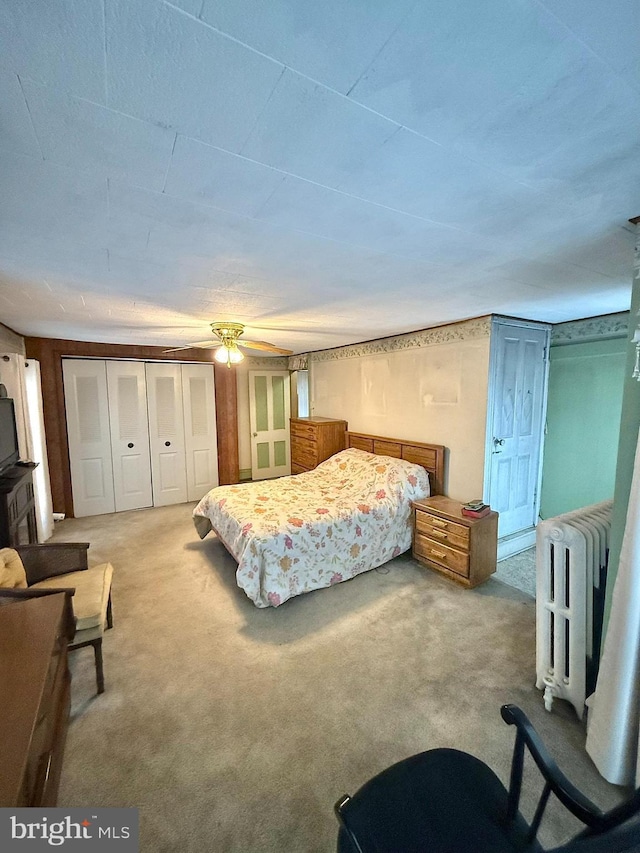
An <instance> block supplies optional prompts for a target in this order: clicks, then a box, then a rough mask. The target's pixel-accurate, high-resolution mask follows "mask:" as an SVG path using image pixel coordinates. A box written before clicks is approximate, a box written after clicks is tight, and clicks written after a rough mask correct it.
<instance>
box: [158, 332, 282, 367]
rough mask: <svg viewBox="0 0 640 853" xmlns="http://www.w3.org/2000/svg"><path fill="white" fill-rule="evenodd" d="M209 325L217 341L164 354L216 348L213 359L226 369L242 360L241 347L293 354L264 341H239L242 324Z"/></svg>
mask: <svg viewBox="0 0 640 853" xmlns="http://www.w3.org/2000/svg"><path fill="white" fill-rule="evenodd" d="M210 325H211V331H212V332H213V334H214V335H216V337H217V340H213V341H196V342H195V343H193V344H188V345H187V346H184V347H174V348H173V349H167V350H165V352H167V353H168V352H178V351H179V350H185V349H191V348H192V347H198V348H199V349H211V348H212V347H217V349H216V351H215V353H214V356H213V357H214V359H215V360H216V361H217V362H219V363H220V364H226V365H227V367H231V365H232V364H239V363H240V362H241V361H242V360H243V358H244V354H243V353H242V352H240V349H239V348H238V347H242V348H243V349H258V350H262V351H263V352H271V353H274V354H276V355H291V354H292V353H293V350H290V349H283V348H282V347H277V346H274V345H273V344H268V343H267V342H266V341H246V340H244V339H243V340H239V338H240V335H242V333H243V332H244V325H243V324H242V323H227V322H217V323H211V324H210Z"/></svg>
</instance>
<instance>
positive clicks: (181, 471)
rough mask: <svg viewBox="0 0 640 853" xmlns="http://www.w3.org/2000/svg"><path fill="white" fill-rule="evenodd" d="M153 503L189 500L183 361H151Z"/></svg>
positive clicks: (150, 420)
mask: <svg viewBox="0 0 640 853" xmlns="http://www.w3.org/2000/svg"><path fill="white" fill-rule="evenodd" d="M145 368H146V376H147V400H148V408H149V444H150V447H151V479H152V483H153V505H154V506H166V505H167V504H177V503H185V502H186V501H187V474H186V461H185V441H184V414H183V403H182V373H181V370H180V365H179V364H160V363H157V364H156V363H147V364H146V365H145Z"/></svg>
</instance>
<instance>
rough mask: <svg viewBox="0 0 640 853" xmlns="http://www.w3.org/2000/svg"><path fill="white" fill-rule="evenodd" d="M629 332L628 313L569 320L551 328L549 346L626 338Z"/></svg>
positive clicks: (621, 312) (622, 312)
mask: <svg viewBox="0 0 640 853" xmlns="http://www.w3.org/2000/svg"><path fill="white" fill-rule="evenodd" d="M628 330H629V311H620V312H618V313H617V314H605V315H603V316H602V317H587V319H585V320H570V321H569V322H568V323H557V324H556V325H554V326H552V327H551V346H560V345H562V344H575V343H580V342H583V341H597V340H605V339H607V338H626V337H627V334H628Z"/></svg>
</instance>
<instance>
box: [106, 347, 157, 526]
mask: <svg viewBox="0 0 640 853" xmlns="http://www.w3.org/2000/svg"><path fill="white" fill-rule="evenodd" d="M107 389H108V393H109V422H110V427H111V457H112V460H113V488H114V494H115V505H116V512H121V511H122V510H127V509H141V508H142V507H147V506H152V505H153V497H152V492H151V458H150V454H149V427H148V420H147V384H146V377H145V370H144V363H143V362H141V361H108V362H107Z"/></svg>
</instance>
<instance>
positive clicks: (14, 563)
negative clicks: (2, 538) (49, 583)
mask: <svg viewBox="0 0 640 853" xmlns="http://www.w3.org/2000/svg"><path fill="white" fill-rule="evenodd" d="M26 588H27V573H26V572H25V570H24V565H23V564H22V560H21V559H20V554H18V552H17V551H16V550H15V549H14V548H0V589H26Z"/></svg>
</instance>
